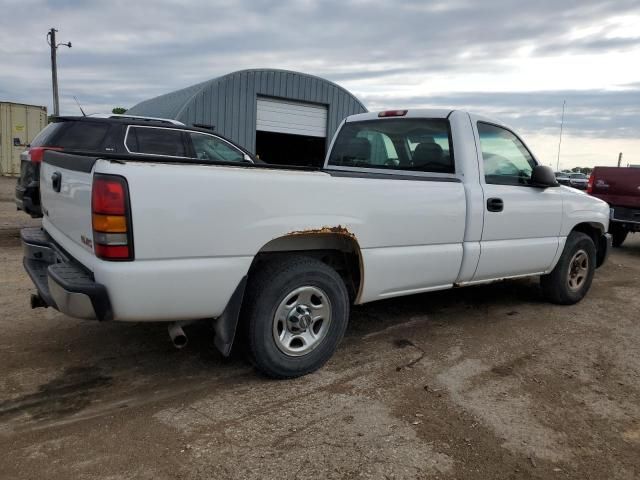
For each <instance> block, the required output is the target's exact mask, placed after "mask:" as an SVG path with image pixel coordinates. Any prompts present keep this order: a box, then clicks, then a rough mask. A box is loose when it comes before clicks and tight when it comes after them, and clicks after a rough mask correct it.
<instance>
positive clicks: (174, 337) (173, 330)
mask: <svg viewBox="0 0 640 480" xmlns="http://www.w3.org/2000/svg"><path fill="white" fill-rule="evenodd" d="M169 338H171V342H172V343H173V346H174V347H176V348H177V349H178V350H180V349H181V348H184V347H186V346H187V343H189V338H188V337H187V334H186V333H184V330H183V329H182V322H175V323H172V324H170V325H169Z"/></svg>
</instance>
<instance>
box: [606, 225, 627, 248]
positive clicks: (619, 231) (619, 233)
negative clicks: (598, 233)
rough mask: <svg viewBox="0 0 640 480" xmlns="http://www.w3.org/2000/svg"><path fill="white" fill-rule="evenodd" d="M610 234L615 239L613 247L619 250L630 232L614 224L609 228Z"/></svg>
mask: <svg viewBox="0 0 640 480" xmlns="http://www.w3.org/2000/svg"><path fill="white" fill-rule="evenodd" d="M609 233H610V234H611V236H612V237H613V246H614V247H616V248H618V247H621V246H622V244H623V243H624V241H625V240H626V238H627V235H628V233H629V232H628V231H627V230H625V229H624V228H622V227H621V226H620V225H616V224H615V223H614V224H611V225H610V226H609Z"/></svg>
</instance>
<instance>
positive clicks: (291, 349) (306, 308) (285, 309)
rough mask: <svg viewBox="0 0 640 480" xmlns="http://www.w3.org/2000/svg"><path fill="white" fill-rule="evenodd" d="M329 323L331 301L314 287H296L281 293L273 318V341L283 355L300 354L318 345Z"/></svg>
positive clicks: (296, 355)
mask: <svg viewBox="0 0 640 480" xmlns="http://www.w3.org/2000/svg"><path fill="white" fill-rule="evenodd" d="M330 324H331V302H330V301H329V297H328V296H327V294H326V293H325V292H324V291H323V290H322V289H321V288H318V287H316V286H311V285H306V286H303V287H299V288H296V289H295V290H293V291H291V292H289V293H288V294H287V295H285V296H284V298H283V299H282V301H281V302H280V304H279V305H278V307H277V308H276V312H275V315H274V317H273V328H272V331H273V340H274V341H275V343H276V346H277V347H278V349H279V350H280V351H281V352H282V353H284V354H285V355H288V356H291V357H300V356H302V355H307V354H308V353H309V352H311V351H312V350H314V349H315V348H316V347H318V346H319V345H320V344H321V343H322V341H323V340H324V338H325V337H326V336H327V332H328V331H329V326H330Z"/></svg>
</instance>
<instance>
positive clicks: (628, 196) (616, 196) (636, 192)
mask: <svg viewBox="0 0 640 480" xmlns="http://www.w3.org/2000/svg"><path fill="white" fill-rule="evenodd" d="M591 194H592V195H593V196H595V197H598V198H600V199H602V200H604V201H605V202H607V203H608V204H609V205H612V206H620V207H627V208H640V168H624V167H623V168H620V167H596V168H595V169H594V170H593V178H592V190H591Z"/></svg>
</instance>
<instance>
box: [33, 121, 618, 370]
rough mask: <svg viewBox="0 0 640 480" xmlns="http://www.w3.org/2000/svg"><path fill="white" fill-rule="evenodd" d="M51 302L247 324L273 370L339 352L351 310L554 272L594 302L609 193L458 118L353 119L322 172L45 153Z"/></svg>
mask: <svg viewBox="0 0 640 480" xmlns="http://www.w3.org/2000/svg"><path fill="white" fill-rule="evenodd" d="M41 192H42V204H43V211H44V218H43V228H42V229H41V230H33V229H32V230H24V231H23V242H24V245H25V266H26V269H27V271H28V272H29V273H30V275H31V277H32V278H33V279H34V283H35V284H36V287H37V289H38V292H39V293H38V295H37V296H36V297H35V299H34V304H35V305H36V306H41V305H48V306H52V307H54V308H57V309H59V310H60V311H62V312H64V313H67V314H68V315H70V316H75V317H82V318H98V319H100V320H117V321H167V322H174V323H173V327H172V328H173V331H174V332H175V329H176V325H180V323H178V324H176V323H175V322H184V321H190V320H197V319H213V321H214V325H215V330H216V339H215V342H216V345H217V346H218V348H219V349H220V350H221V351H222V352H223V354H228V353H229V351H230V349H231V346H232V343H233V341H234V335H235V331H236V326H237V324H238V322H239V321H240V322H243V323H244V327H245V328H243V332H245V333H246V335H245V337H246V338H244V339H242V340H243V341H246V342H247V343H248V346H249V351H250V354H251V355H252V357H253V359H254V361H255V363H256V365H257V366H258V367H259V368H260V369H261V370H263V371H264V372H266V373H267V374H269V375H271V376H274V377H293V376H299V375H303V374H306V373H308V372H311V371H313V370H315V369H317V368H319V367H320V366H321V365H323V364H324V363H325V362H326V361H327V360H328V359H329V358H330V356H331V355H332V353H333V352H334V350H335V348H336V347H337V345H338V343H339V341H340V339H341V338H342V335H343V333H344V331H345V328H346V325H347V322H348V317H349V306H350V305H351V304H354V303H355V304H360V303H365V302H371V301H375V300H379V299H383V298H389V297H394V296H400V295H409V294H413V293H420V292H428V291H433V290H440V289H446V288H451V287H454V286H463V285H471V284H477V283H484V282H492V281H495V280H499V279H504V278H515V277H523V276H540V277H541V283H542V287H543V292H544V294H545V296H546V297H547V298H548V299H549V300H551V301H553V302H555V303H559V304H571V303H575V302H577V301H579V300H580V299H581V298H582V297H583V296H584V295H585V294H586V292H587V291H588V289H589V287H590V285H591V281H592V279H593V275H594V271H595V268H596V267H597V266H600V265H601V264H602V263H603V262H604V261H605V258H606V255H607V253H608V251H609V248H610V243H611V239H610V237H609V236H608V235H607V234H606V232H607V228H608V221H609V220H608V218H609V209H608V206H607V204H606V203H605V202H602V201H600V200H598V199H595V198H593V197H589V196H587V195H585V194H583V193H581V192H579V191H577V190H575V189H571V188H566V187H562V186H559V185H558V183H557V182H556V180H555V176H554V174H553V171H552V170H551V169H550V168H548V167H545V166H542V165H540V164H539V162H538V161H537V160H536V158H535V156H534V154H533V153H532V152H531V150H530V149H529V148H528V147H527V146H526V144H525V143H524V141H523V140H522V139H521V138H520V137H519V136H518V135H517V134H516V133H515V132H514V131H513V130H512V129H510V128H509V127H507V126H505V125H503V124H501V123H500V122H497V121H495V120H491V119H488V118H485V117H481V116H477V115H474V114H470V113H468V112H464V111H458V110H453V111H452V110H393V111H385V112H378V113H364V114H360V115H354V116H351V117H348V118H347V119H345V120H344V122H343V123H342V125H341V126H340V128H339V130H338V132H337V133H336V135H335V137H334V139H333V141H332V143H331V146H330V148H329V152H328V154H327V157H326V161H325V165H324V167H323V168H322V169H318V170H310V169H300V168H299V169H296V168H292V167H277V166H273V165H263V164H247V163H246V162H214V161H205V160H202V161H195V162H189V163H184V162H182V161H180V160H179V159H175V160H171V159H167V158H154V157H153V156H149V157H146V158H144V159H141V158H140V157H131V156H128V155H118V156H110V157H109V158H105V157H102V156H90V155H78V154H69V153H63V152H53V151H51V152H46V154H45V158H44V162H43V166H42V173H41Z"/></svg>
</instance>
